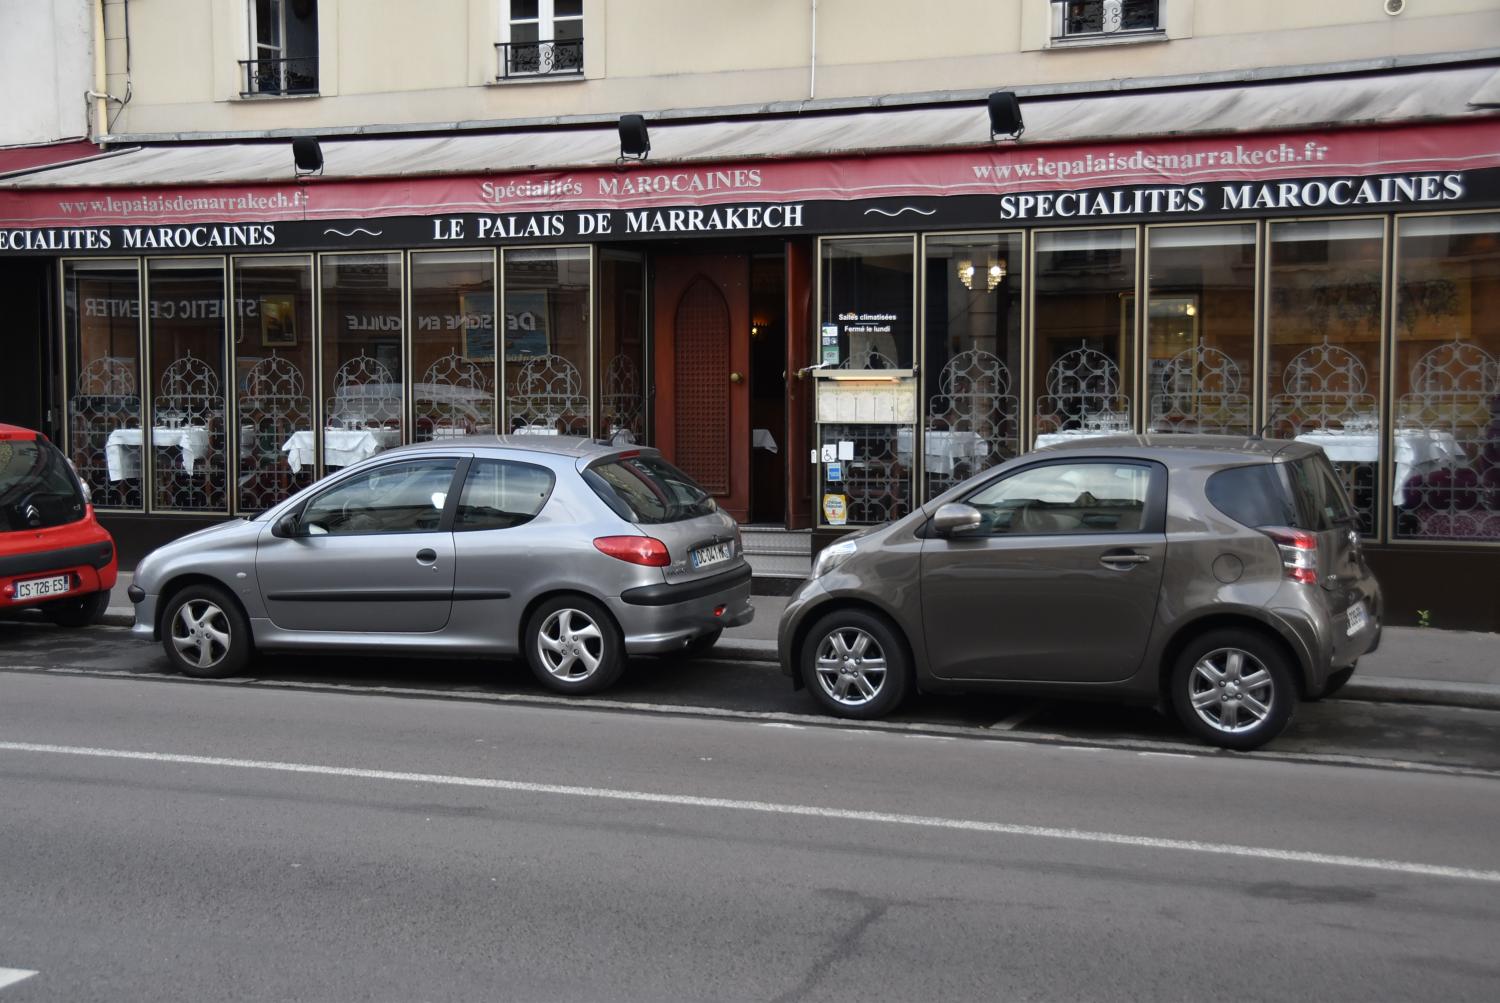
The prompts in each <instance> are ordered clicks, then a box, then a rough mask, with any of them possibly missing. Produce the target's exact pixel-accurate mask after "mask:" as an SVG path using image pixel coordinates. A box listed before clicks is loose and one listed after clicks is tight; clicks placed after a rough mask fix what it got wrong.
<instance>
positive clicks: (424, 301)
mask: <svg viewBox="0 0 1500 1003" xmlns="http://www.w3.org/2000/svg"><path fill="white" fill-rule="evenodd" d="M411 342H412V343H411V371H412V380H413V382H412V414H413V419H412V421H413V423H412V439H413V440H414V441H416V442H425V441H427V440H429V439H441V438H446V437H451V436H461V435H474V434H485V435H493V434H494V432H495V426H496V423H495V256H494V253H493V252H491V251H430V252H419V253H414V254H413V255H412V256H411Z"/></svg>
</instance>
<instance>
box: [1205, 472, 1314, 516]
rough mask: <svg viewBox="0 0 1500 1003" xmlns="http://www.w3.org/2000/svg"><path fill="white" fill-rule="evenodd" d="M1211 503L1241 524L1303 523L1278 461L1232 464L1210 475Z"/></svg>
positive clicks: (1207, 492) (1208, 493)
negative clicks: (1276, 462) (1278, 466)
mask: <svg viewBox="0 0 1500 1003" xmlns="http://www.w3.org/2000/svg"><path fill="white" fill-rule="evenodd" d="M1204 490H1205V493H1206V494H1207V495H1208V500H1209V503H1210V504H1212V505H1213V507H1214V508H1216V509H1218V510H1219V511H1220V512H1223V513H1224V514H1225V515H1227V516H1229V518H1231V519H1233V520H1234V521H1235V522H1237V523H1239V524H1240V525H1241V526H1249V527H1250V528H1252V529H1256V528H1259V527H1261V526H1292V527H1297V526H1300V525H1301V524H1302V518H1301V515H1300V514H1299V513H1298V511H1297V507H1296V505H1294V504H1293V503H1292V499H1291V496H1290V494H1289V492H1288V490H1287V486H1286V482H1285V481H1283V480H1282V476H1281V472H1280V471H1279V470H1278V469H1277V465H1276V464H1274V463H1257V464H1255V465H1254V466H1250V467H1230V468H1229V469H1228V470H1220V471H1219V472H1218V473H1216V474H1214V475H1212V476H1211V477H1209V479H1208V486H1207V487H1206V488H1205V489H1204Z"/></svg>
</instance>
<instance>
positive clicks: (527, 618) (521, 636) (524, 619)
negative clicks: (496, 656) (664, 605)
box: [516, 587, 623, 654]
mask: <svg viewBox="0 0 1500 1003" xmlns="http://www.w3.org/2000/svg"><path fill="white" fill-rule="evenodd" d="M559 596H578V597H580V598H582V599H588V600H590V601H591V602H595V603H598V604H599V607H600V609H602V610H604V613H605V615H606V616H608V617H609V618H610V620H612V621H613V622H614V625H615V629H616V630H621V631H622V632H623V628H621V627H620V621H619V620H618V619H616V618H615V615H614V612H613V611H612V610H610V608H609V603H608V602H607V601H605V600H604V599H601V598H600V597H599V596H596V595H594V594H593V593H592V592H588V591H585V590H584V589H581V588H576V587H562V588H550V589H547V590H546V591H544V592H538V593H537V594H536V595H534V596H532V597H531V598H530V599H528V600H527V602H526V607H525V608H524V609H522V610H521V617H520V619H519V620H518V621H517V623H516V650H517V651H519V652H522V653H523V654H524V653H525V651H526V628H527V627H528V626H529V625H530V624H531V618H532V616H533V615H535V614H536V611H537V609H539V608H540V607H541V605H542V604H543V603H545V602H548V601H550V600H552V599H556V598H558V597H559Z"/></svg>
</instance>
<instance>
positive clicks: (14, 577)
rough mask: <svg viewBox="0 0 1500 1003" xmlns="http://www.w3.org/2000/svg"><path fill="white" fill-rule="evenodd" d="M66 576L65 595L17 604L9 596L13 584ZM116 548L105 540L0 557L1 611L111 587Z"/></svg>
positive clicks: (114, 572)
mask: <svg viewBox="0 0 1500 1003" xmlns="http://www.w3.org/2000/svg"><path fill="white" fill-rule="evenodd" d="M61 575H67V576H68V578H69V579H70V581H69V588H68V591H67V592H64V593H61V594H59V595H51V596H42V597H40V598H36V599H22V600H19V601H17V600H16V599H13V598H12V597H11V595H12V588H13V586H14V585H15V583H16V582H25V581H31V580H32V579H35V578H55V577H58V576H61ZM115 577H116V563H115V546H114V543H113V542H112V541H111V540H109V539H108V538H105V539H103V540H99V541H96V542H91V543H85V544H81V545H79V546H74V547H62V548H57V549H50V550H39V551H34V552H30V553H22V554H7V555H4V556H0V609H23V608H25V607H28V606H39V605H43V604H45V603H48V602H52V601H53V600H56V599H69V598H75V597H77V596H84V595H89V594H91V593H94V592H104V591H107V590H109V589H112V588H114V585H115Z"/></svg>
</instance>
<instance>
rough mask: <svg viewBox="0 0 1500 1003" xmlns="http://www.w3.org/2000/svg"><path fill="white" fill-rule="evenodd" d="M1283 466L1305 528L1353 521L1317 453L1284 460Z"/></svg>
mask: <svg viewBox="0 0 1500 1003" xmlns="http://www.w3.org/2000/svg"><path fill="white" fill-rule="evenodd" d="M1286 467H1287V473H1288V475H1290V476H1291V479H1292V488H1293V490H1294V491H1295V492H1296V495H1297V500H1298V501H1299V502H1300V503H1301V505H1302V511H1303V518H1304V519H1305V520H1306V522H1305V528H1307V529H1310V530H1313V531H1314V532H1322V531H1324V530H1328V529H1335V528H1338V527H1341V526H1349V525H1353V524H1354V521H1355V519H1354V509H1353V508H1351V507H1350V505H1349V499H1348V498H1347V497H1345V495H1344V489H1343V487H1342V486H1341V485H1340V484H1339V479H1338V476H1337V475H1336V474H1334V472H1333V468H1332V467H1331V466H1329V465H1328V461H1327V460H1325V459H1324V458H1323V457H1321V456H1309V457H1307V458H1306V459H1301V460H1297V461H1295V462H1293V463H1288V464H1287V465H1286Z"/></svg>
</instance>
